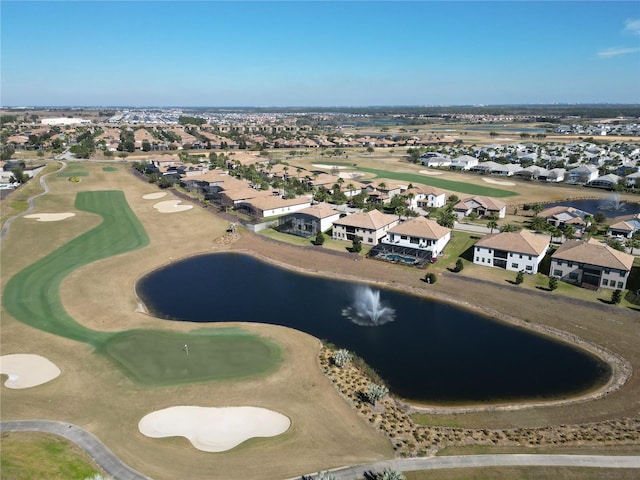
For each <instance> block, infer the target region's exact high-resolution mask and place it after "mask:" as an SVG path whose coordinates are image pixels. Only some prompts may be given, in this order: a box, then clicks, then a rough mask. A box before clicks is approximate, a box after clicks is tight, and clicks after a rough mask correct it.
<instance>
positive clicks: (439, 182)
mask: <svg viewBox="0 0 640 480" xmlns="http://www.w3.org/2000/svg"><path fill="white" fill-rule="evenodd" d="M354 168H356V170H359V171H361V172H367V173H372V174H374V175H376V176H377V177H380V178H388V179H391V180H400V181H402V182H407V183H414V184H415V183H422V184H423V185H430V186H432V187H436V188H442V189H444V190H451V191H454V192H459V193H466V194H468V195H484V196H487V197H495V198H504V197H515V196H517V195H519V194H518V193H517V192H512V191H510V190H502V189H500V188H492V187H485V186H482V185H474V184H472V183H465V182H456V181H454V180H443V179H440V178H434V177H427V176H425V175H418V174H415V173H402V172H390V171H388V170H377V169H374V168H365V167H354Z"/></svg>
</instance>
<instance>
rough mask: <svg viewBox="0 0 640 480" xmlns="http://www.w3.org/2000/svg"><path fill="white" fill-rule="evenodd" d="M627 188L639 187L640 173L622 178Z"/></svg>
mask: <svg viewBox="0 0 640 480" xmlns="http://www.w3.org/2000/svg"><path fill="white" fill-rule="evenodd" d="M624 181H625V183H626V184H627V187H631V188H636V187H637V186H639V185H640V172H636V173H631V174H629V175H627V176H626V177H624Z"/></svg>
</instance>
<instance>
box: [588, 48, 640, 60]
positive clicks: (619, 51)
mask: <svg viewBox="0 0 640 480" xmlns="http://www.w3.org/2000/svg"><path fill="white" fill-rule="evenodd" d="M637 52H640V47H632V48H628V47H613V48H605V49H604V50H600V51H599V52H598V56H599V57H604V58H608V57H618V56H620V55H629V54H630V53H637Z"/></svg>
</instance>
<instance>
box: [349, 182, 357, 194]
mask: <svg viewBox="0 0 640 480" xmlns="http://www.w3.org/2000/svg"><path fill="white" fill-rule="evenodd" d="M347 190H349V197H353V192H354V191H355V190H356V186H355V185H354V184H353V183H350V184H349V185H347Z"/></svg>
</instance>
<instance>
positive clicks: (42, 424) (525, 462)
mask: <svg viewBox="0 0 640 480" xmlns="http://www.w3.org/2000/svg"><path fill="white" fill-rule="evenodd" d="M8 431H32V432H46V433H52V434H55V435H60V436H62V437H64V438H66V439H68V440H70V441H72V442H74V443H75V444H76V445H78V446H79V447H80V448H82V449H83V450H84V451H86V452H87V453H88V454H89V456H90V457H91V458H92V459H93V460H94V461H95V462H96V464H98V465H99V466H100V467H101V468H102V469H103V470H104V471H105V472H107V474H109V475H110V476H111V477H113V478H114V479H115V480H151V479H150V478H149V477H147V476H145V475H143V474H141V473H139V472H137V471H135V470H134V469H132V468H131V467H129V466H127V465H125V464H124V463H122V462H121V461H120V459H118V457H116V456H115V455H114V454H113V453H112V452H111V450H109V449H108V448H107V447H106V446H105V445H104V444H103V443H102V442H101V441H100V440H98V439H97V438H96V437H95V436H94V435H93V434H91V433H89V432H87V431H86V430H84V429H82V428H80V427H78V426H77V425H73V424H70V423H65V422H56V421H51V420H16V421H5V422H0V433H2V432H8ZM504 466H538V467H541V466H553V467H591V468H634V469H639V470H640V456H605V455H458V456H447V457H425V458H403V459H396V460H386V461H383V462H376V463H371V464H367V465H358V466H355V467H344V468H338V469H336V470H332V471H331V473H332V474H333V476H334V477H335V478H336V480H354V479H357V478H362V477H363V475H364V473H365V472H381V471H382V470H384V469H385V468H390V469H392V470H398V471H403V472H409V471H414V470H436V469H444V468H469V467H504ZM316 475H317V473H316V474H309V475H308V476H307V477H305V478H310V479H313V478H315V476H316ZM638 476H639V477H640V472H638ZM300 478H301V477H300V476H297V477H295V480H299V479H300Z"/></svg>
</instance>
